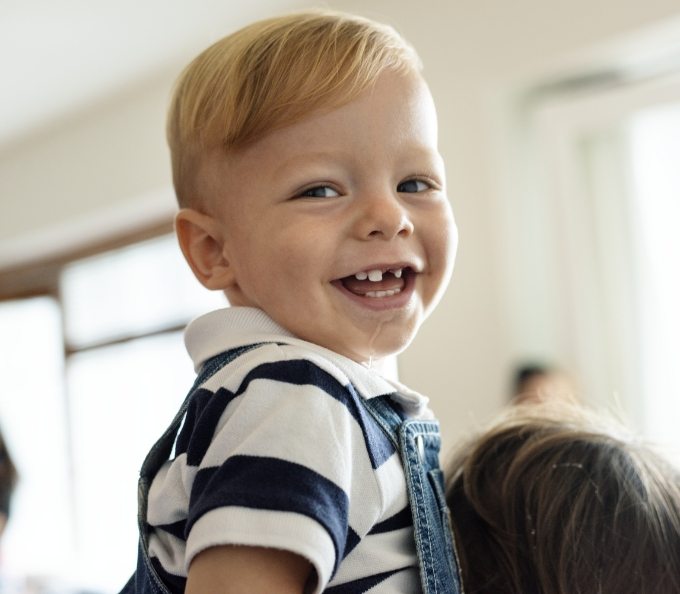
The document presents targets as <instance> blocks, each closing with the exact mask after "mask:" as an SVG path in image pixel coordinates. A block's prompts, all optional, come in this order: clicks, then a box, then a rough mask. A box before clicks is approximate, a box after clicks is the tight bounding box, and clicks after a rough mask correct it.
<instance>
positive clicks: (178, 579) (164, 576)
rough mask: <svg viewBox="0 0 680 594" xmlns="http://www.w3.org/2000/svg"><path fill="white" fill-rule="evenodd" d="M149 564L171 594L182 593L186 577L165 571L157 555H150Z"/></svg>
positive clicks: (185, 584)
mask: <svg viewBox="0 0 680 594" xmlns="http://www.w3.org/2000/svg"><path fill="white" fill-rule="evenodd" d="M151 564H152V565H153V568H154V569H155V570H156V573H157V574H158V577H159V578H161V580H162V581H163V583H164V584H165V586H166V587H167V588H168V590H170V592H172V594H184V590H185V589H186V586H187V578H185V577H183V576H180V575H175V574H173V573H169V572H167V571H165V569H163V566H162V565H161V562H160V561H159V560H158V558H157V557H151Z"/></svg>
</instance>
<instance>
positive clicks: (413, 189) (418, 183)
mask: <svg viewBox="0 0 680 594" xmlns="http://www.w3.org/2000/svg"><path fill="white" fill-rule="evenodd" d="M431 187H432V186H431V185H430V184H428V183H427V182H424V181H423V180H421V179H407V180H406V181H403V182H401V183H400V184H399V185H398V186H397V192H403V193H405V194H417V193H418V192H425V191H426V190H429V189H430V188H431Z"/></svg>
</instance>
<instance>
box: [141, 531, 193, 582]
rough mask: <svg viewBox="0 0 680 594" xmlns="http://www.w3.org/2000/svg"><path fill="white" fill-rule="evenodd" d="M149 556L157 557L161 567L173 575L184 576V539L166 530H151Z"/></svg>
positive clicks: (185, 573)
mask: <svg viewBox="0 0 680 594" xmlns="http://www.w3.org/2000/svg"><path fill="white" fill-rule="evenodd" d="M149 556H150V557H157V558H158V560H159V561H160V563H161V565H162V566H163V569H165V571H167V572H168V573H171V574H173V575H179V576H182V577H186V575H187V572H186V566H185V563H184V541H183V540H180V539H179V538H177V537H176V536H173V535H172V534H169V533H168V532H164V531H159V532H152V533H151V535H150V536H149Z"/></svg>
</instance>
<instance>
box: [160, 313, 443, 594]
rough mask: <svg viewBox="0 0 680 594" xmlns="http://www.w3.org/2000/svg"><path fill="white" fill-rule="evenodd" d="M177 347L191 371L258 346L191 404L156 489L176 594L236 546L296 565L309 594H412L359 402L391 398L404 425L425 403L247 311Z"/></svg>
mask: <svg viewBox="0 0 680 594" xmlns="http://www.w3.org/2000/svg"><path fill="white" fill-rule="evenodd" d="M185 341H186V345H187V349H188V351H189V354H190V355H191V357H192V359H193V361H194V364H195V367H196V369H197V370H198V369H200V368H201V366H202V364H203V363H204V362H205V361H206V360H208V359H210V358H211V357H213V356H215V355H217V354H219V353H220V352H224V351H226V350H229V349H232V348H236V347H239V346H244V345H248V344H254V343H262V342H264V343H266V344H264V345H262V346H259V347H257V348H255V349H253V350H250V351H247V352H245V353H244V354H242V355H240V356H239V357H237V358H236V359H235V360H233V361H232V362H230V363H229V364H227V365H226V366H225V367H223V368H222V369H221V370H219V371H218V372H217V373H216V374H215V375H213V376H212V377H210V378H209V379H208V380H206V381H205V382H204V383H203V384H202V385H201V386H200V387H199V388H198V389H197V390H196V391H195V393H194V396H193V398H192V400H191V402H190V404H189V408H188V410H187V414H186V417H185V419H184V423H183V425H182V428H181V430H180V433H179V436H178V438H177V442H176V445H175V452H174V455H173V457H172V459H171V460H169V461H168V462H166V463H165V465H164V466H163V467H162V468H161V470H160V471H159V472H158V473H157V475H156V476H155V478H154V480H153V482H152V484H151V488H150V491H149V506H148V512H147V513H148V515H147V522H148V523H149V524H150V526H151V527H152V532H151V536H150V539H149V554H150V556H151V559H152V562H153V563H154V565H155V567H156V569H157V571H158V572H159V574H160V576H161V577H162V578H163V579H164V581H165V582H166V584H167V585H168V587H169V588H170V589H171V591H173V592H183V591H184V586H185V584H186V575H187V569H188V567H189V564H190V563H191V560H192V559H193V558H194V557H195V556H196V554H198V553H199V552H200V551H202V550H204V549H206V548H208V547H212V546H217V545H224V544H238V545H251V546H262V547H274V548H279V549H284V550H287V551H291V552H293V553H296V554H298V555H301V556H303V557H305V558H306V559H308V560H309V561H310V562H311V564H312V566H313V567H314V569H315V571H316V575H317V578H318V579H317V587H316V590H315V592H322V591H323V592H328V593H331V592H332V593H355V592H371V593H376V594H377V593H380V592H389V593H398V592H404V593H406V592H408V593H409V594H413V593H415V592H419V591H420V584H419V577H418V569H417V560H416V552H415V543H414V537H413V525H412V518H411V513H410V510H409V506H408V500H407V494H406V483H405V478H404V471H403V468H402V466H401V462H400V459H399V454H398V452H396V451H395V449H394V447H393V445H392V443H391V442H390V441H389V440H388V438H387V437H386V436H385V435H384V433H383V432H382V431H381V430H380V429H379V428H378V426H377V424H376V423H375V421H374V420H373V418H372V417H371V416H370V415H369V414H368V413H367V412H366V410H365V409H364V408H363V406H362V405H361V402H360V401H361V399H362V398H373V397H376V396H381V395H387V394H389V395H391V397H392V398H393V399H394V400H395V401H396V402H397V403H398V404H399V405H400V406H401V407H402V409H403V412H404V414H405V415H406V416H409V417H416V418H431V413H430V411H429V409H428V408H427V400H426V399H425V398H424V397H422V396H420V395H418V394H416V393H415V392H412V391H410V390H408V389H407V388H405V387H404V386H401V385H399V384H397V383H396V382H392V381H388V380H386V379H385V378H383V377H381V376H380V375H378V374H377V373H375V372H374V371H372V370H370V369H368V368H367V367H365V366H363V365H360V364H358V363H356V362H354V361H351V360H350V359H347V358H345V357H342V356H340V355H338V354H336V353H333V352H332V351H329V350H327V349H324V348H322V347H319V346H316V345H313V344H311V343H308V342H305V341H303V340H299V339H296V338H295V337H293V336H291V335H290V334H289V333H288V332H287V331H286V330H284V329H283V328H281V327H280V326H278V325H277V324H276V323H275V322H274V321H272V320H271V319H270V318H269V317H268V316H266V315H265V314H264V313H263V312H262V311H260V310H258V309H254V308H226V309H223V310H218V311H215V312H212V313H209V314H207V315H205V316H202V317H200V318H198V319H197V320H194V321H193V322H192V323H191V324H190V325H189V326H188V327H187V331H186V335H185Z"/></svg>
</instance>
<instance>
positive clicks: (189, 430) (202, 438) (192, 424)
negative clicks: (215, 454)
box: [175, 388, 234, 466]
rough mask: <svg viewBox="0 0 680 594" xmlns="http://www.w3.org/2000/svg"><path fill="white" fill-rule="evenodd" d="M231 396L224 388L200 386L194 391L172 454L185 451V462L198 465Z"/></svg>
mask: <svg viewBox="0 0 680 594" xmlns="http://www.w3.org/2000/svg"><path fill="white" fill-rule="evenodd" d="M233 399H234V394H232V393H231V392H230V391H229V390H227V389H226V388H220V389H219V390H218V391H217V392H215V393H213V392H211V391H210V390H206V389H204V388H200V389H198V390H196V392H194V394H193V396H192V397H191V400H190V402H189V406H188V407H187V412H186V415H185V418H184V424H183V425H182V429H181V431H180V433H179V436H178V437H177V443H176V445H175V455H179V454H182V453H184V452H186V455H187V464H189V465H190V466H199V465H200V463H201V460H203V457H204V456H205V453H206V452H207V451H208V447H209V446H210V443H211V442H212V440H213V437H214V436H215V429H216V427H217V424H218V423H219V421H220V418H221V417H222V413H223V412H224V409H225V408H227V405H228V404H229V403H230V402H231V401H232V400H233Z"/></svg>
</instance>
